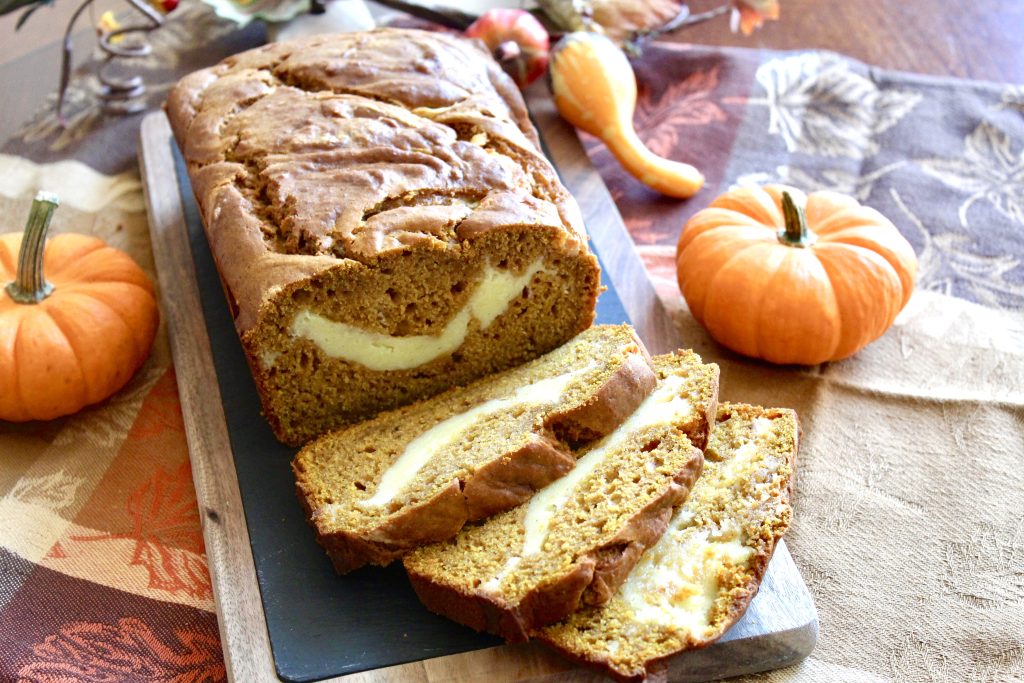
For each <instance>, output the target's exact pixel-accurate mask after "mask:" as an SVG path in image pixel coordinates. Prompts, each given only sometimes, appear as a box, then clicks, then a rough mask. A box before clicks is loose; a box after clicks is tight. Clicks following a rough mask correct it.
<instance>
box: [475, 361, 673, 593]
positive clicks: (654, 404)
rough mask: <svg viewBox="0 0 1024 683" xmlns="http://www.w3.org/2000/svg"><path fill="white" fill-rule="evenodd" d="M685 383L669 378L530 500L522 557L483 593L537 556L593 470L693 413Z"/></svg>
mask: <svg viewBox="0 0 1024 683" xmlns="http://www.w3.org/2000/svg"><path fill="white" fill-rule="evenodd" d="M685 382H686V380H685V378H683V377H679V376H677V375H670V376H669V377H667V378H665V379H664V380H662V381H661V382H660V383H659V384H658V386H657V388H656V389H655V390H654V391H653V392H652V393H651V394H650V395H649V396H648V397H647V398H646V399H644V402H643V403H641V404H640V406H639V407H638V408H637V409H636V410H635V411H634V412H633V414H632V415H631V416H630V417H629V418H628V419H627V420H626V421H625V422H623V423H622V424H621V425H620V426H619V427H618V428H617V429H616V430H615V431H613V432H612V433H611V434H609V435H608V436H606V437H604V439H602V440H601V441H599V442H598V443H597V445H596V446H594V447H593V448H592V449H591V450H589V451H588V452H587V453H586V454H585V455H583V457H581V458H580V459H579V460H578V461H577V462H576V466H575V467H573V468H572V470H570V471H569V473H568V474H566V475H565V476H563V477H561V478H560V479H556V480H555V481H554V482H552V483H550V484H548V485H547V486H545V487H544V488H543V489H541V490H540V491H538V492H537V493H536V494H535V495H534V496H533V498H531V499H530V502H529V503H528V504H527V507H526V514H525V515H524V517H523V527H524V537H523V547H522V550H521V552H520V554H519V555H518V556H516V555H513V556H512V557H510V558H509V559H508V560H507V561H506V562H505V565H504V566H503V567H502V568H501V570H500V571H499V572H498V574H497V575H496V576H494V577H492V578H491V579H490V580H488V581H486V582H485V583H483V584H482V585H481V588H482V589H484V590H497V588H498V586H499V585H500V584H501V581H502V580H503V579H504V578H505V576H507V575H508V574H509V572H511V571H512V570H514V569H515V567H516V566H517V565H518V564H519V562H520V561H521V558H523V557H529V556H531V555H536V554H537V553H539V552H540V551H541V549H542V548H543V546H544V541H545V540H546V539H547V537H548V535H549V534H550V533H551V524H552V521H553V520H554V517H555V515H556V514H558V511H559V510H560V509H561V508H562V507H563V506H564V505H565V503H566V502H567V501H568V500H569V498H570V497H571V496H572V494H573V491H575V489H576V487H577V486H579V485H580V483H581V482H583V481H584V480H585V479H586V478H587V477H588V476H590V475H591V474H593V472H594V470H596V469H597V468H598V466H600V464H601V463H602V462H604V461H605V460H606V459H607V458H608V457H609V456H611V455H612V454H613V453H614V452H615V451H616V450H617V449H619V448H620V447H621V446H622V443H623V442H624V441H626V440H627V439H628V438H629V437H630V436H631V435H632V434H633V433H635V432H637V431H639V430H641V429H643V428H647V427H651V426H656V425H657V426H660V425H669V424H673V423H675V422H678V421H679V420H680V419H683V418H685V417H686V416H688V415H690V414H691V413H692V412H693V405H692V404H691V403H690V401H689V400H687V399H686V398H683V397H682V396H679V393H680V391H682V389H683V387H684V385H685Z"/></svg>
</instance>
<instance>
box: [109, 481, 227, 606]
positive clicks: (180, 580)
mask: <svg viewBox="0 0 1024 683" xmlns="http://www.w3.org/2000/svg"><path fill="white" fill-rule="evenodd" d="M128 512H129V514H130V515H131V516H132V518H133V519H134V526H133V529H132V531H131V537H132V538H134V539H135V551H134V553H133V554H132V564H136V565H142V566H144V567H146V569H147V570H148V571H149V579H150V586H151V587H153V588H160V589H163V590H166V591H169V592H172V593H174V592H177V591H184V592H185V593H186V594H188V595H191V596H194V597H205V596H209V595H210V591H211V588H210V577H209V574H208V572H207V567H206V560H205V555H204V554H203V553H204V547H203V536H202V531H201V527H200V521H199V510H198V508H197V507H196V496H195V489H193V487H192V471H191V469H190V467H189V463H188V462H183V463H181V465H179V466H178V468H177V469H176V470H175V471H173V472H165V471H164V470H163V469H162V468H158V469H157V471H156V473H155V474H154V475H153V477H152V478H151V479H150V480H149V481H148V482H146V483H145V484H144V485H143V486H142V487H141V488H139V489H138V490H136V491H135V492H134V493H132V495H131V496H130V497H129V498H128Z"/></svg>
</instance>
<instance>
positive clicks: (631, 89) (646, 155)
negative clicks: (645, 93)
mask: <svg viewBox="0 0 1024 683" xmlns="http://www.w3.org/2000/svg"><path fill="white" fill-rule="evenodd" d="M550 70H551V90H552V93H553V94H554V99H555V106H556V107H557V108H558V113H559V114H561V115H562V117H563V118H565V119H566V120H567V121H568V122H569V123H571V124H572V125H574V126H576V127H577V128H579V129H581V130H584V131H586V132H588V133H590V134H591V135H594V136H596V137H598V138H600V139H601V140H602V141H603V142H604V143H605V144H606V145H608V149H609V150H610V151H611V152H612V154H614V155H615V158H616V159H618V160H619V163H621V164H622V166H623V168H625V169H626V170H627V171H628V172H629V173H630V174H631V175H633V177H635V178H636V179H637V180H639V181H640V182H642V183H644V184H645V185H647V186H648V187H651V188H653V189H655V190H657V191H658V192H661V193H662V194H666V195H669V196H670V197H679V198H686V197H690V196H691V195H693V194H694V193H695V192H697V190H699V189H700V188H701V187H702V186H703V185H704V176H703V175H701V173H700V171H698V170H697V169H696V168H694V167H693V166H691V165H690V164H684V163H681V162H678V161H672V160H670V159H665V158H663V157H659V156H658V155H657V154H654V153H653V152H651V151H650V150H649V149H647V147H646V146H644V143H643V142H642V141H641V140H640V138H639V136H637V134H636V130H635V129H634V128H633V112H634V110H635V109H636V76H634V74H633V67H632V66H630V64H629V60H628V59H626V55H625V54H623V52H622V50H620V49H619V48H618V47H617V46H616V45H615V43H613V42H612V41H610V40H609V39H607V38H605V37H604V36H600V35H598V34H596V33H569V34H567V35H566V36H565V37H564V38H562V40H561V41H559V43H558V44H557V45H555V48H554V50H553V51H552V53H551V66H550Z"/></svg>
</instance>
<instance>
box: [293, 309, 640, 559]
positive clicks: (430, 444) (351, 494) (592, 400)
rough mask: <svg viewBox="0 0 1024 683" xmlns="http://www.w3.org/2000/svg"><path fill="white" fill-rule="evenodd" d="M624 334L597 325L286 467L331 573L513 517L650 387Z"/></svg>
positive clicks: (305, 452) (627, 330)
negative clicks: (504, 515)
mask: <svg viewBox="0 0 1024 683" xmlns="http://www.w3.org/2000/svg"><path fill="white" fill-rule="evenodd" d="M655 382H656V377H655V373H654V370H653V369H652V367H651V360H650V357H649V356H648V354H647V351H646V349H644V347H643V344H641V343H640V340H639V339H638V338H637V337H636V333H635V332H634V331H633V329H632V328H631V327H629V326H628V325H620V326H607V325H605V326H596V327H592V328H590V329H589V330H587V331H585V332H583V333H581V334H580V335H578V336H576V337H575V338H573V339H572V340H571V341H570V342H569V343H567V344H565V345H564V346H562V347H560V348H559V349H557V350H555V351H553V352H551V353H548V354H547V355H545V356H543V357H541V358H539V359H536V360H534V361H532V362H530V363H527V364H526V365H524V366H521V367H519V368H515V369H513V370H509V371H506V372H504V373H501V374H498V375H494V376H492V377H489V378H486V379H483V380H480V381H478V382H476V383H474V384H471V385H469V386H467V387H464V388H456V389H452V390H450V391H448V392H445V393H444V394H441V395H439V396H436V397H434V398H432V399H428V400H425V401H421V402H419V403H417V404H414V405H412V406H408V407H406V408H402V409H399V410H397V411H393V412H388V413H383V414H381V415H379V416H378V417H376V418H374V419H372V420H369V421H367V422H363V423H361V424H358V425H355V426H353V427H350V428H347V429H342V430H339V431H336V432H333V433H330V434H328V435H326V436H324V437H322V438H320V439H318V440H316V441H314V442H312V443H311V444H309V445H308V446H306V447H305V448H304V449H302V451H300V452H299V454H298V455H297V456H296V458H295V460H294V462H293V463H292V468H293V471H294V473H295V478H296V486H297V490H298V495H299V499H300V500H301V501H302V504H303V506H304V507H305V509H306V512H307V515H308V518H309V519H310V521H311V523H312V524H313V526H314V527H315V528H316V531H317V538H318V540H319V542H320V543H321V545H323V546H324V548H325V549H326V550H327V553H328V555H329V556H330V558H331V560H332V562H333V563H334V566H335V568H336V569H337V570H338V571H339V572H342V573H344V572H349V571H352V570H354V569H357V568H358V567H361V566H363V565H364V564H368V563H369V564H377V565H385V564H387V563H389V562H391V561H392V560H394V559H396V558H398V557H401V556H402V555H403V554H405V553H406V552H408V551H409V550H410V549H412V548H414V547H417V546H419V545H423V544H425V543H430V542H435V541H440V540H443V539H446V538H449V537H450V536H453V535H454V534H455V533H456V532H458V530H459V529H461V528H462V526H463V525H464V524H465V523H466V522H467V521H469V520H478V519H482V518H484V517H488V516H490V515H493V514H496V513H498V512H501V511H504V510H507V509H509V508H512V507H515V506H516V505H518V504H519V503H521V502H522V501H524V500H526V499H527V498H529V497H530V496H531V495H533V493H534V491H536V490H537V489H539V488H542V487H543V486H545V485H546V484H547V483H549V482H550V481H552V480H554V479H555V478H557V477H559V476H561V475H563V474H565V473H566V472H567V471H569V470H570V469H571V468H572V467H573V465H575V463H576V458H575V455H574V453H573V447H576V446H579V445H580V444H585V443H587V442H590V441H592V440H594V439H596V438H599V437H601V436H603V435H604V434H606V433H608V432H609V431H611V430H613V429H614V428H615V427H616V426H618V425H619V424H620V423H622V422H623V421H624V420H625V419H626V418H627V417H628V416H629V415H630V414H631V413H632V412H633V410H634V409H635V408H636V407H637V406H638V405H639V404H640V403H641V401H643V400H644V398H645V397H646V396H647V395H648V394H649V393H650V392H651V390H652V389H653V388H654V385H655Z"/></svg>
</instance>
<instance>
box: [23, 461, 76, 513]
mask: <svg viewBox="0 0 1024 683" xmlns="http://www.w3.org/2000/svg"><path fill="white" fill-rule="evenodd" d="M81 483H82V480H81V479H79V478H77V477H73V476H71V475H70V474H67V473H66V472H65V471H64V470H57V471H56V472H53V473H52V474H47V475H44V476H41V477H31V478H25V479H20V480H19V481H18V484H17V486H15V487H14V490H13V491H11V493H10V494H9V495H10V497H11V498H14V499H15V500H18V501H20V502H22V503H30V504H33V505H40V506H42V507H45V508H48V509H50V510H64V509H65V508H68V507H71V505H72V504H74V502H75V494H76V493H77V491H78V486H79V485H80V484H81Z"/></svg>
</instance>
